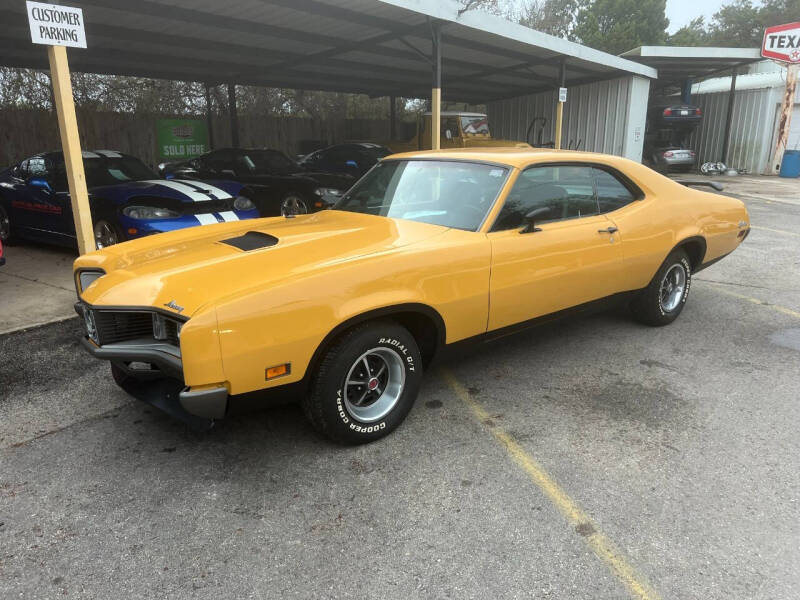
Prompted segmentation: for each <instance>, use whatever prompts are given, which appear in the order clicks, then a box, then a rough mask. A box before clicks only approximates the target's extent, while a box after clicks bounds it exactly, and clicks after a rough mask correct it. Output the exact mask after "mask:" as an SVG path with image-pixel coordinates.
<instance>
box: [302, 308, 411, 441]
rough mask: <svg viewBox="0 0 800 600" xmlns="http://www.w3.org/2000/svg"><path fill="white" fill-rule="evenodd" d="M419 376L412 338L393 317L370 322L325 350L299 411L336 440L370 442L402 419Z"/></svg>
mask: <svg viewBox="0 0 800 600" xmlns="http://www.w3.org/2000/svg"><path fill="white" fill-rule="evenodd" d="M421 380H422V357H421V356H420V352H419V348H417V343H416V340H415V339H414V336H412V335H411V334H410V333H409V332H408V330H407V329H405V328H404V327H402V326H400V325H398V324H397V323H394V322H393V321H389V320H380V321H372V322H369V323H365V324H363V325H357V326H356V327H354V328H353V329H350V330H349V331H347V332H346V333H344V334H343V335H342V336H341V337H340V338H339V339H337V340H336V341H335V342H334V343H333V344H332V345H331V346H330V347H328V348H327V349H326V350H325V353H324V355H323V357H322V360H321V361H320V364H319V367H318V368H317V371H316V373H314V374H313V376H312V379H311V388H310V390H309V393H308V395H307V396H306V397H305V398H304V399H303V410H304V411H305V413H306V416H307V417H308V419H309V420H310V421H311V424H312V425H313V426H314V428H315V429H317V431H319V432H320V433H322V434H323V435H325V436H326V437H328V438H330V439H332V440H334V441H336V442H340V443H344V444H364V443H367V442H372V441H374V440H377V439H380V438H382V437H383V436H385V435H387V434H388V433H389V432H391V431H393V430H394V429H395V428H396V427H397V426H398V425H400V423H402V422H403V420H404V419H405V418H406V415H407V414H408V412H409V411H410V410H411V407H412V406H413V405H414V401H415V400H416V398H417V393H418V392H419V385H420V382H421Z"/></svg>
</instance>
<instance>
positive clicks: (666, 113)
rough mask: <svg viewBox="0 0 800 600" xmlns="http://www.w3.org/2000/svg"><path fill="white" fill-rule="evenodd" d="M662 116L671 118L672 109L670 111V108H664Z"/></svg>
mask: <svg viewBox="0 0 800 600" xmlns="http://www.w3.org/2000/svg"><path fill="white" fill-rule="evenodd" d="M664 116H665V117H670V116H672V109H671V108H665V109H664Z"/></svg>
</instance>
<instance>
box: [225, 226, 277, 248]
mask: <svg viewBox="0 0 800 600" xmlns="http://www.w3.org/2000/svg"><path fill="white" fill-rule="evenodd" d="M220 243H222V244H228V245H229V246H233V247H234V248H238V249H239V250H244V251H245V252H249V251H250V250H258V249H260V248H269V247H270V246H274V245H275V244H277V243H278V238H276V237H275V236H274V235H270V234H268V233H262V232H260V231H248V232H247V233H245V234H244V235H239V236H236V237H232V238H228V239H227V240H220Z"/></svg>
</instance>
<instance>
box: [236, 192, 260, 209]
mask: <svg viewBox="0 0 800 600" xmlns="http://www.w3.org/2000/svg"><path fill="white" fill-rule="evenodd" d="M255 209H256V205H255V203H254V202H253V201H252V200H251V199H250V198H248V197H247V196H241V195H239V196H236V198H234V199H233V210H239V211H247V210H255Z"/></svg>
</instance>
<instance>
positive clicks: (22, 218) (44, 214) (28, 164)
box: [11, 156, 70, 233]
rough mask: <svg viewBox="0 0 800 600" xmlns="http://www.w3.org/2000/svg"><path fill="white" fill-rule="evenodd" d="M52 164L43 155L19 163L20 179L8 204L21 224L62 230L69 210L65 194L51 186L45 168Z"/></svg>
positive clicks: (63, 231) (60, 231) (48, 230)
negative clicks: (59, 192) (13, 196)
mask: <svg viewBox="0 0 800 600" xmlns="http://www.w3.org/2000/svg"><path fill="white" fill-rule="evenodd" d="M51 165H52V162H51V161H50V160H48V159H46V158H45V157H44V156H34V157H33V158H29V159H28V160H26V161H23V163H22V164H21V165H20V174H21V176H22V178H23V181H21V182H20V183H19V184H18V185H15V191H16V194H15V198H14V199H12V201H11V207H12V209H13V211H14V218H15V219H16V222H17V223H18V224H19V225H20V226H21V227H26V228H28V229H30V230H35V231H38V232H57V233H65V232H66V228H65V223H64V221H65V212H66V213H70V211H69V210H68V209H69V199H68V195H67V196H66V198H65V197H63V196H64V195H63V194H58V193H57V192H56V190H55V189H54V188H53V186H52V183H51V182H52V174H51V171H50V169H49V168H48V167H50V166H51ZM65 209H67V210H66V211H65Z"/></svg>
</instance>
